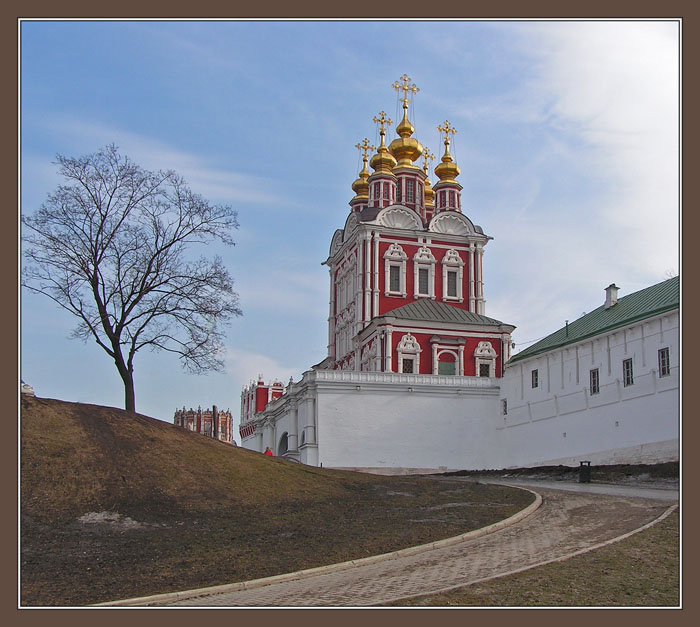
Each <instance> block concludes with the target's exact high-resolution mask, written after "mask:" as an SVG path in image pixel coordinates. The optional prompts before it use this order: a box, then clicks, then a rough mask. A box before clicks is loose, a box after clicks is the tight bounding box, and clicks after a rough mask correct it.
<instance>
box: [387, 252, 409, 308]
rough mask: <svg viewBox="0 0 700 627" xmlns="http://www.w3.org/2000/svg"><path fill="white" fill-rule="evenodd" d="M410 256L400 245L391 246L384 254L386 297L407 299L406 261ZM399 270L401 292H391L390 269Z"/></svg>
mask: <svg viewBox="0 0 700 627" xmlns="http://www.w3.org/2000/svg"><path fill="white" fill-rule="evenodd" d="M407 260H408V255H407V254H406V253H405V252H404V251H403V248H401V246H400V245H399V244H391V245H390V246H389V248H387V250H386V252H385V253H384V296H401V297H403V298H406V296H407V294H406V261H407ZM392 266H394V267H397V266H398V268H399V291H398V292H394V291H392V290H391V280H390V276H389V274H390V272H389V268H390V267H392Z"/></svg>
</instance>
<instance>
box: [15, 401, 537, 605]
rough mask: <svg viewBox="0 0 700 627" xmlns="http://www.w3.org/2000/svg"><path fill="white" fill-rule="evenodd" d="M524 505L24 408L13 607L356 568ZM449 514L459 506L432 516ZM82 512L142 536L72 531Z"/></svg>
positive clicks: (495, 493) (45, 404)
mask: <svg viewBox="0 0 700 627" xmlns="http://www.w3.org/2000/svg"><path fill="white" fill-rule="evenodd" d="M532 498H533V497H532V495H531V494H529V493H527V492H523V491H521V490H514V489H511V488H507V487H505V486H485V485H480V484H476V483H471V482H464V481H460V480H453V479H449V478H441V479H427V478H417V477H379V476H375V475H366V474H360V473H352V472H345V471H334V470H329V469H322V468H313V467H309V466H303V465H299V464H293V463H290V462H287V461H284V460H282V459H275V458H269V457H265V456H263V455H261V454H259V453H254V452H251V451H247V450H244V449H241V448H234V447H231V446H229V445H226V444H223V443H221V442H217V441H215V440H212V439H210V438H206V437H204V436H201V435H198V434H195V433H190V432H187V431H184V430H182V429H179V428H176V427H174V426H173V425H170V424H167V423H164V422H161V421H158V420H154V419H152V418H148V417H146V416H142V415H139V414H134V413H128V412H124V411H122V410H119V409H114V408H106V407H100V406H95V405H83V404H79V403H66V402H63V401H56V400H51V399H41V398H32V397H26V396H23V398H22V414H21V509H22V519H21V599H22V604H23V605H32V606H33V605H64V606H65V605H84V604H88V603H96V602H100V601H110V600H115V599H118V598H126V597H133V596H142V595H147V594H155V593H160V592H168V591H173V590H182V589H188V588H195V587H203V586H210V585H216V584H222V583H229V582H233V581H241V580H246V579H253V578H257V577H265V576H269V575H273V574H279V573H283V572H289V571H292V570H297V569H301V568H310V567H313V566H320V565H323V564H329V563H333V562H339V561H344V560H349V559H356V558H359V557H365V556H368V555H373V554H377V553H383V552H388V551H392V550H396V549H399V548H403V547H407V546H413V545H416V544H421V543H424V542H429V541H432V540H437V539H440V538H445V537H449V536H452V535H456V534H459V533H462V532H464V531H468V530H471V529H476V528H479V527H482V526H484V525H488V524H490V523H492V522H495V521H497V520H501V519H503V518H506V517H508V516H510V515H512V514H514V513H515V512H517V511H519V510H521V509H523V508H524V507H526V506H527V505H528V504H529V503H530V502H531V501H532ZM447 503H460V504H464V503H469V504H470V506H468V507H467V506H464V507H444V508H437V509H436V508H435V506H437V505H443V504H447ZM90 512H93V513H100V512H111V513H112V514H113V515H116V514H119V515H120V516H122V517H128V519H131V520H133V521H135V522H136V523H139V525H138V526H137V525H131V526H128V525H120V524H116V523H109V522H103V523H92V524H81V523H80V522H79V521H78V518H79V517H81V516H82V515H84V514H86V513H90ZM121 521H122V522H124V521H126V518H122V519H121ZM126 522H128V521H126Z"/></svg>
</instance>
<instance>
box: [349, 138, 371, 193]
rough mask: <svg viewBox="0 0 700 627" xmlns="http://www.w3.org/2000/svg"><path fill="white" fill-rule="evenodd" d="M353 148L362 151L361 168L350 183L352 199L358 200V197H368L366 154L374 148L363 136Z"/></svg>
mask: <svg viewBox="0 0 700 627" xmlns="http://www.w3.org/2000/svg"><path fill="white" fill-rule="evenodd" d="M355 148H357V149H358V150H361V151H362V170H360V173H359V175H358V178H356V179H355V181H354V182H353V184H352V190H353V191H354V192H355V198H353V200H358V199H360V198H369V183H368V182H367V179H368V178H369V170H368V169H367V154H368V153H369V151H371V150H374V146H371V145H370V143H369V140H368V139H367V138H365V139H363V140H362V143H359V144H357V145H356V146H355Z"/></svg>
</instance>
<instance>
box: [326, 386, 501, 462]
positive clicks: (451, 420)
mask: <svg viewBox="0 0 700 627" xmlns="http://www.w3.org/2000/svg"><path fill="white" fill-rule="evenodd" d="M345 387H346V389H337V388H336V389H330V390H329V389H323V387H321V386H319V393H318V399H319V413H318V415H319V426H318V438H319V461H320V462H321V463H323V465H324V466H331V467H343V468H348V467H352V468H373V469H387V470H388V469H398V468H420V469H433V470H446V469H451V470H458V469H463V468H480V467H483V464H484V463H485V462H486V459H487V458H488V456H489V454H490V451H491V450H492V448H493V446H494V439H495V435H496V434H495V432H494V431H493V430H491V429H489V428H488V418H489V417H490V416H493V415H494V413H495V412H497V411H498V389H497V388H496V387H491V388H483V389H480V390H477V391H469V392H461V393H458V392H457V391H455V390H449V391H442V390H440V391H437V392H436V391H435V390H431V389H430V388H429V386H424V387H423V386H418V385H415V384H414V385H412V386H411V387H412V388H413V390H414V391H413V392H408V391H407V387H408V386H406V387H405V388H404V389H403V390H397V389H391V388H392V387H394V386H387V385H385V384H377V385H376V386H370V385H366V384H365V385H363V386H361V390H359V391H358V390H356V389H355V386H354V385H348V386H345Z"/></svg>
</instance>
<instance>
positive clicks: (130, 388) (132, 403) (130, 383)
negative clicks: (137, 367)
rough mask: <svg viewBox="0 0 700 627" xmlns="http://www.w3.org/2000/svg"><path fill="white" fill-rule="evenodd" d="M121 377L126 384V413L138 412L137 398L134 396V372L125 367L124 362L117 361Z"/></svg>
mask: <svg viewBox="0 0 700 627" xmlns="http://www.w3.org/2000/svg"><path fill="white" fill-rule="evenodd" d="M115 362H116V364H117V370H118V371H119V376H120V377H121V378H122V382H123V383H124V409H126V411H136V398H135V396H134V371H133V370H130V369H128V368H127V367H126V366H124V361H123V360H122V362H121V363H119V361H117V360H115Z"/></svg>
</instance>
